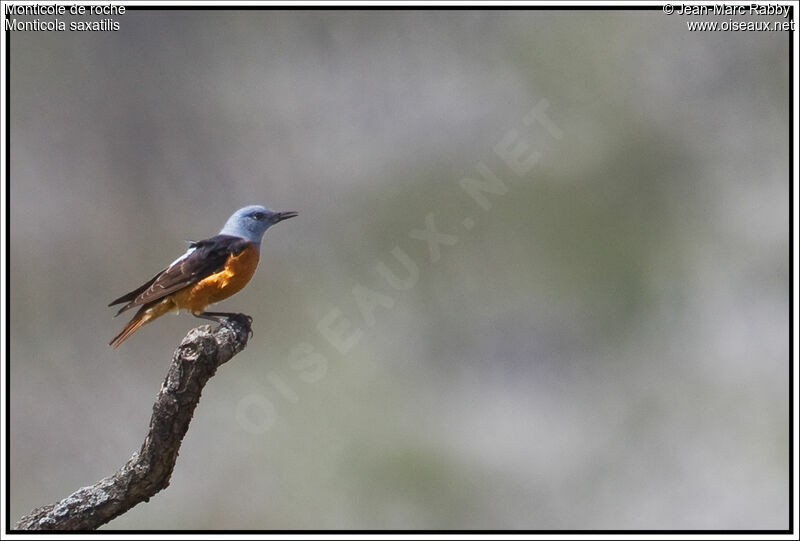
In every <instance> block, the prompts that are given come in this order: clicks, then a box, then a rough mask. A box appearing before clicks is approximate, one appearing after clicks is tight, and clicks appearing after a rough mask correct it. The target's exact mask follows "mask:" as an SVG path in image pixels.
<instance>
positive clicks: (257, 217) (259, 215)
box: [253, 212, 266, 220]
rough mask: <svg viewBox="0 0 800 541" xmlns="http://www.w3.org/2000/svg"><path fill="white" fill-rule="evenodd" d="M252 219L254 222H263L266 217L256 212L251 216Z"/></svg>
mask: <svg viewBox="0 0 800 541" xmlns="http://www.w3.org/2000/svg"><path fill="white" fill-rule="evenodd" d="M253 217H254V218H255V219H256V220H263V219H264V218H265V217H266V215H265V214H264V213H263V212H256V213H255V214H253Z"/></svg>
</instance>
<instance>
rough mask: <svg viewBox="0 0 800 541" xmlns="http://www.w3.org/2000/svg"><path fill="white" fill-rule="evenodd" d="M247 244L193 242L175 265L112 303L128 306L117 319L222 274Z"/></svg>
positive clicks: (222, 238) (225, 238)
mask: <svg viewBox="0 0 800 541" xmlns="http://www.w3.org/2000/svg"><path fill="white" fill-rule="evenodd" d="M248 244H249V243H248V242H247V241H246V240H244V239H242V238H239V237H232V236H230V235H217V236H216V237H211V238H210V239H206V240H200V241H197V242H193V243H192V244H191V247H190V248H189V251H188V252H186V254H185V255H184V256H183V257H181V258H179V259H177V260H176V261H175V262H174V263H172V265H170V266H169V267H167V268H166V269H164V270H162V271H161V272H159V273H158V274H156V275H155V276H154V277H153V278H151V279H150V280H148V281H147V282H146V283H144V284H142V285H141V286H140V287H138V288H136V289H134V290H133V291H131V292H130V293H126V294H125V295H123V296H122V297H120V298H118V299H116V300H115V301H113V302H112V303H111V304H109V306H114V305H115V304H119V303H122V302H127V303H128V304H126V305H125V306H123V307H122V308H121V309H120V310H119V312H117V315H119V314H121V313H122V312H124V311H125V310H128V309H129V308H133V307H134V306H141V305H143V304H148V303H151V302H153V301H157V300H159V299H162V298H164V297H166V296H167V295H169V294H171V293H174V292H176V291H178V290H179V289H183V288H184V287H186V286H189V285H192V284H195V283H197V282H199V281H200V280H202V279H203V278H206V277H207V276H210V275H212V274H214V273H215V272H219V271H221V270H222V269H223V268H224V267H225V263H226V262H227V261H228V257H229V256H230V255H231V254H238V253H241V251H242V250H244V249H245V248H246V247H247V246H248Z"/></svg>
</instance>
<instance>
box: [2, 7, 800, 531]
mask: <svg viewBox="0 0 800 541" xmlns="http://www.w3.org/2000/svg"><path fill="white" fill-rule="evenodd" d="M130 1H131V0H129V2H130ZM192 1H195V2H196V1H203V0H192ZM444 1H447V0H444ZM683 1H684V0H677V1H676V3H681V2H683ZM129 2H128V3H129ZM350 2H351V4H348V5H325V6H321V5H313V6H309V5H305V6H277V5H261V6H253V5H244V6H243V5H238V4H236V3H233V2H232V3H231V4H230V5H224V6H222V5H213V6H212V5H205V6H203V5H199V6H198V5H190V6H185V7H184V6H179V5H169V6H159V5H148V6H145V5H135V4H133V5H127V4H128V3H126V2H120V3H119V5H124V6H125V9H126V11H129V10H130V11H254V10H255V11H307V10H313V11H343V10H346V11H364V10H371V11H374V10H379V11H407V10H415V11H441V10H459V11H478V10H480V11H485V10H492V11H497V10H525V11H529V10H535V11H574V10H578V11H612V10H613V11H644V10H647V11H653V10H658V11H661V10H662V9H663V8H662V6H661V5H623V4H616V5H594V6H588V5H581V6H575V5H565V6H558V5H543V6H531V5H528V4H526V5H518V4H515V3H513V0H512V2H511V3H505V2H504V3H502V4H499V5H497V6H489V5H481V6H463V5H452V4H450V5H447V4H445V5H419V6H418V5H391V6H390V5H363V4H359V3H358V0H350ZM12 3H14V2H13V1H10V0H2V2H1V4H2V6H3V21H4V22H5V20H6V19H7V18H8V15H6V14H5V6H6V5H7V4H12ZM68 3H69V4H72V3H80V2H68ZM720 3H728V2H726V1H725V0H720ZM776 3H777V2H776ZM794 8H795V5H790V6H789V9H790V12H789V13H790V15H789V16H790V20H792V21H794V20H796V19H795V9H794ZM12 33H13V32H11V31H7V32H6V35H5V42H4V45H5V61H6V65H5V76H6V81H5V108H6V114H5V119H4V123H5V126H4V130H3V133H4V135H5V152H6V163H5V175H6V185H5V196H6V202H5V209H4V211H5V227H6V231H5V242H6V245H5V255H6V264H5V269H4V271H5V286H6V298H5V308H6V318H5V322H4V324H5V331H6V347H5V355H6V360H5V368H6V381H5V389H4V391H5V421H6V427H5V436H6V442H5V443H6V444H5V453H6V457H5V458H6V459H5V471H6V476H5V486H4V487H3V496H4V499H5V515H6V521H7V523H6V524H3V529H2V531H3V533H4V534H6V535H10V534H14V535H49V534H59V533H61V534H64V533H70V534H89V535H131V536H135V535H142V534H167V535H169V534H175V535H177V534H196V535H214V534H228V535H231V534H232V535H237V534H238V535H253V534H265V535H310V534H312V535H313V534H329V535H341V534H348V535H353V536H365V535H397V534H401V535H402V534H405V535H452V534H464V535H491V534H496V535H525V534H531V535H580V534H587V535H617V536H638V535H690V534H696V535H724V534H730V535H787V534H788V535H791V534H794V533H795V529H794V528H795V524H794V506H795V501H794V487H795V471H794V453H795V449H794V423H795V420H794V378H795V374H794V363H793V356H794V346H795V344H794V333H793V330H794V324H795V322H794V271H795V269H794V210H795V209H794V180H795V179H794V148H795V141H794V113H795V112H794V95H795V90H796V89H795V88H794V30H790V31H788V32H786V33H787V35H788V37H789V85H790V89H789V97H790V101H789V355H790V357H789V528H788V529H786V530H724V529H722V530H658V529H644V530H618V529H611V530H587V529H563V530H551V529H548V530H468V529H467V530H460V529H455V530H415V529H403V530H396V529H393V530H316V529H315V530H163V529H153V530H114V529H110V528H109V529H104V530H46V531H29V530H13V529H11V523H12V517H11V503H10V500H11V498H10V496H11V494H10V493H11V482H10V466H11V458H10V454H11V444H10V440H11V434H10V422H11V412H10V410H11V398H10V396H11V377H10V373H11V360H10V355H11V346H10V342H11V326H10V314H11V305H10V300H9V295H8V292H9V291H10V290H11V277H10V270H11V263H10V245H11V236H10V229H11V121H10V116H11V83H10V80H11V73H10V72H11V34H12ZM43 505H44V504H43Z"/></svg>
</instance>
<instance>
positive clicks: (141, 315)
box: [108, 306, 160, 349]
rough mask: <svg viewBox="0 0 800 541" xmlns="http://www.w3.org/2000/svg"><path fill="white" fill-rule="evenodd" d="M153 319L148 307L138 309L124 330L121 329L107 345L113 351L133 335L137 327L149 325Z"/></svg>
mask: <svg viewBox="0 0 800 541" xmlns="http://www.w3.org/2000/svg"><path fill="white" fill-rule="evenodd" d="M159 315H160V314H159ZM156 317H157V316H156ZM153 319H155V317H154V316H153V312H152V310H150V309H149V307H148V306H142V307H141V308H139V311H138V312H136V315H135V316H133V318H132V319H131V320H130V321H129V322H128V324H127V325H125V328H124V329H122V330H121V331H120V333H119V334H118V335H117V336H115V337H114V339H113V340H112V341H111V342H109V343H108V345H109V346H111V347H113V348H114V349H117V348H118V347H119V345H120V344H121V343H123V342H124V341H125V340H127V339H128V338H129V337H130V336H131V335H132V334H133V333H135V332H136V331H137V330H138V329H139V327H141V326H142V325H144V324H145V323H149V322H150V321H152V320H153Z"/></svg>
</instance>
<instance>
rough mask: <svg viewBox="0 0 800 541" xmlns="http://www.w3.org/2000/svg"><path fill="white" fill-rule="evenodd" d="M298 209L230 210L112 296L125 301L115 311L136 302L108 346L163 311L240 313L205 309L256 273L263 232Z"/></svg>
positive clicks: (215, 315) (226, 316) (208, 315)
mask: <svg viewBox="0 0 800 541" xmlns="http://www.w3.org/2000/svg"><path fill="white" fill-rule="evenodd" d="M295 216H297V212H294V211H288V212H275V211H272V210H270V209H268V208H267V207H263V206H260V205H249V206H246V207H243V208H240V209H239V210H237V211H236V212H234V213H233V214H232V215H231V217H230V218H228V220H227V221H226V222H225V225H224V226H223V228H222V229H221V230H220V232H219V234H217V235H215V236H213V237H210V238H207V239H205V240H199V241H193V242H190V243H189V249H188V250H187V251H186V253H184V254H183V255H182V256H180V257H179V258H178V259H176V260H175V261H173V262H172V263H171V264H170V265H169V266H168V267H166V268H165V269H164V270H162V271H161V272H159V273H158V274H156V275H155V276H154V277H153V278H151V279H150V280H148V281H147V282H145V283H144V284H142V285H141V286H139V287H137V288H136V289H134V290H133V291H131V292H129V293H126V294H125V295H123V296H121V297H119V298H118V299H116V300H114V301H112V302H111V303H110V304H109V306H114V305H117V304H121V303H126V304H125V305H124V306H123V307H122V308H120V310H119V311H118V312H117V313H116V315H115V316H114V317H116V316H118V315H120V314H121V313H123V312H125V311H126V310H130V309H131V308H135V307H137V306H139V307H140V308H139V310H138V311H137V312H136V315H134V316H133V318H132V319H131V320H130V321H129V322H128V324H127V325H125V327H124V328H123V329H122V330H121V331H120V332H119V334H117V335H116V336H115V337H114V338H113V339H112V340H111V342H109V345H110V346H111V347H113V348H114V349H116V348H118V347H119V345H120V344H122V343H123V342H124V341H125V340H127V339H128V338H130V336H131V335H132V334H133V333H135V332H136V331H137V330H138V329H139V328H141V327H142V326H143V325H146V324H147V323H150V322H151V321H153V320H155V319H157V318H159V317H161V316H162V315H164V314H166V313H167V312H172V311H174V312H175V313H179V312H180V311H181V310H188V311H189V312H191V313H192V314H193V315H194V316H195V317H199V318H203V319H209V320H212V321H216V322H218V323H222V324H227V323H228V322H229V321H230V320H232V319H236V318H242V317H244V318H246V319H247V320H248V323H249V322H250V320H251V318H250V317H249V316H245V315H244V314H237V313H228V312H206V308H207V307H208V306H209V305H211V304H214V303H217V302H219V301H221V300H223V299H227V298H228V297H230V296H231V295H233V294H234V293H237V292H238V291H240V290H241V289H242V288H243V287H244V286H245V285H247V283H248V282H249V281H250V279H251V278H252V277H253V274H254V273H255V270H256V267H257V266H258V259H259V254H260V251H261V239H262V238H263V237H264V233H265V232H266V231H267V229H269V228H270V227H272V226H273V225H275V224H277V223H278V222H282V221H283V220H287V219H289V218H294V217H295Z"/></svg>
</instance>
